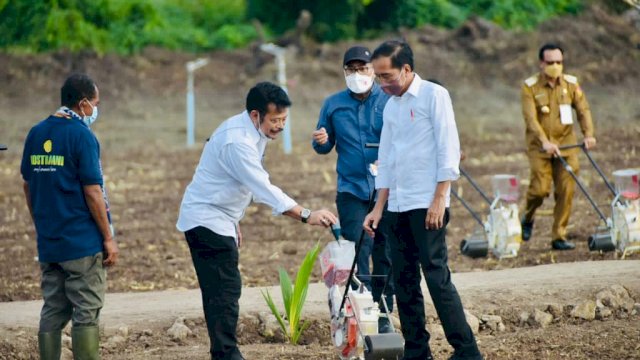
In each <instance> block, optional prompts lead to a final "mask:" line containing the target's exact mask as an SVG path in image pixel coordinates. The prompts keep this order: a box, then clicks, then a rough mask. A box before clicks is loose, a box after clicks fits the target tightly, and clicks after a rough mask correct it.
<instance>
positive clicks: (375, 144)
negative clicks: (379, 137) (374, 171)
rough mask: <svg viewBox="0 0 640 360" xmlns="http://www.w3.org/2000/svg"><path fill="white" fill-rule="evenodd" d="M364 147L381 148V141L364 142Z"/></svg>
mask: <svg viewBox="0 0 640 360" xmlns="http://www.w3.org/2000/svg"><path fill="white" fill-rule="evenodd" d="M364 147H366V148H368V149H371V148H379V147H380V144H379V143H364Z"/></svg>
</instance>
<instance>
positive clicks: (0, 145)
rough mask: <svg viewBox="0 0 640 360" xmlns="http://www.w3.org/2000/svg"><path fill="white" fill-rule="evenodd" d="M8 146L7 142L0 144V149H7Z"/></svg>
mask: <svg viewBox="0 0 640 360" xmlns="http://www.w3.org/2000/svg"><path fill="white" fill-rule="evenodd" d="M7 149H8V147H7V145H5V144H0V150H7Z"/></svg>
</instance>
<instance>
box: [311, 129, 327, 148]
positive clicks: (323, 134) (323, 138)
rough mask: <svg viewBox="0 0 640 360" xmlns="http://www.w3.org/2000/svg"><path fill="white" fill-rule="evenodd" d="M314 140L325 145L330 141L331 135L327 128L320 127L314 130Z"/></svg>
mask: <svg viewBox="0 0 640 360" xmlns="http://www.w3.org/2000/svg"><path fill="white" fill-rule="evenodd" d="M313 140H314V141H315V142H317V143H318V145H324V144H326V143H327V141H329V135H328V134H327V129H325V128H323V127H321V128H320V129H318V130H316V131H314V132H313Z"/></svg>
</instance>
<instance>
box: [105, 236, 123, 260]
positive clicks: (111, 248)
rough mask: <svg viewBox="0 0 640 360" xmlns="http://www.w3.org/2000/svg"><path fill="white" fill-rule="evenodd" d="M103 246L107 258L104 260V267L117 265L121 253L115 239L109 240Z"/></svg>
mask: <svg viewBox="0 0 640 360" xmlns="http://www.w3.org/2000/svg"><path fill="white" fill-rule="evenodd" d="M102 246H103V247H104V256H105V259H104V260H102V265H104V266H107V267H109V266H113V265H115V264H116V262H117V261H118V254H119V252H120V251H119V250H118V244H116V241H115V240H113V238H109V239H107V240H105V241H104V242H103V243H102Z"/></svg>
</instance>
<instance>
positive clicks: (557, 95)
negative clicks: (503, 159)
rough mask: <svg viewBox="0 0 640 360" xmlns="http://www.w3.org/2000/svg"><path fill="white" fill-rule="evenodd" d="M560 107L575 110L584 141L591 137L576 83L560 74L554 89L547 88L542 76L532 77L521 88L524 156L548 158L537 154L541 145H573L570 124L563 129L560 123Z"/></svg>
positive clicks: (588, 112) (573, 151) (588, 115)
mask: <svg viewBox="0 0 640 360" xmlns="http://www.w3.org/2000/svg"><path fill="white" fill-rule="evenodd" d="M560 105H569V106H571V107H572V108H573V109H575V110H576V114H577V117H578V124H579V125H580V129H581V130H582V133H583V135H584V137H593V136H594V135H593V132H594V130H593V122H592V120H591V110H589V103H587V98H586V97H585V95H584V92H583V91H582V89H580V85H578V79H577V78H576V77H575V76H571V75H567V74H563V75H562V76H560V77H559V78H558V80H557V81H556V84H555V86H553V87H552V86H551V85H549V82H548V77H547V76H546V75H545V74H542V73H540V74H536V75H533V76H531V77H530V78H528V79H527V80H525V81H524V84H523V85H522V114H523V116H524V122H525V125H526V142H527V153H528V154H529V155H538V156H542V157H549V156H550V155H549V154H545V153H541V152H540V149H542V141H543V140H548V141H550V142H551V143H554V144H557V145H559V146H562V145H572V144H576V143H577V139H576V134H575V131H574V127H573V124H569V125H565V124H563V123H562V122H561V119H560ZM572 117H573V116H572ZM577 151H578V149H577V148H575V149H571V150H565V151H563V152H562V154H563V155H571V154H576V153H577Z"/></svg>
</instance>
